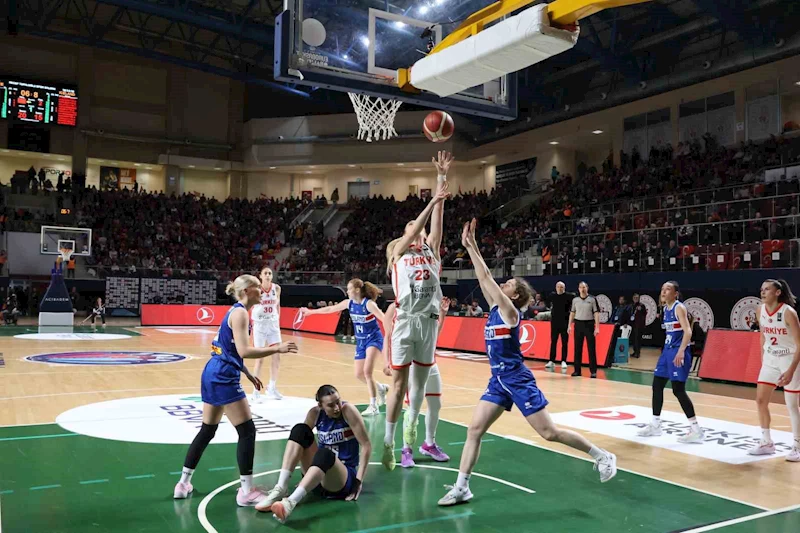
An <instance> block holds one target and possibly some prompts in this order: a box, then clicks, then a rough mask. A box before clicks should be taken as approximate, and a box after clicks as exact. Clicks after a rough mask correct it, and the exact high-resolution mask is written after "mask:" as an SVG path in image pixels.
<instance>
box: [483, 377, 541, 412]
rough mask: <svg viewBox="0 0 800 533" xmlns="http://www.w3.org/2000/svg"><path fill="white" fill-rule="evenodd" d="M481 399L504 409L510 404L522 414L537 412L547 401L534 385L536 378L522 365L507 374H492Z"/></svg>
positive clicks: (507, 408) (509, 408)
mask: <svg viewBox="0 0 800 533" xmlns="http://www.w3.org/2000/svg"><path fill="white" fill-rule="evenodd" d="M481 400H484V401H487V402H491V403H494V404H497V405H500V406H502V407H503V408H504V409H505V410H506V411H510V410H511V406H512V405H516V406H517V408H518V409H519V410H520V411H522V416H529V415H532V414H534V413H538V412H539V411H541V410H542V409H544V408H545V407H547V404H548V403H549V402H548V401H547V398H545V397H544V394H542V391H541V390H539V387H537V386H536V378H534V377H533V373H532V372H531V371H530V370H529V369H528V367H525V366H523V367H522V368H520V369H518V370H514V371H512V372H509V373H507V374H503V375H499V376H498V375H495V376H492V379H490V380H489V385H488V386H487V387H486V392H484V393H483V396H481Z"/></svg>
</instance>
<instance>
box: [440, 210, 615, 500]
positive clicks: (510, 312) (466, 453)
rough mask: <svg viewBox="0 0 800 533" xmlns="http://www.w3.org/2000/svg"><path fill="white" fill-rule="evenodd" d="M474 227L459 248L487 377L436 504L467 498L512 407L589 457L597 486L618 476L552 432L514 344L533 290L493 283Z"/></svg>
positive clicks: (601, 456)
mask: <svg viewBox="0 0 800 533" xmlns="http://www.w3.org/2000/svg"><path fill="white" fill-rule="evenodd" d="M475 225H476V222H475V219H472V222H471V223H470V222H468V223H466V224H464V230H463V232H462V234H461V243H462V244H463V245H464V247H465V248H466V249H467V252H468V253H469V258H470V259H471V260H472V264H473V265H475V273H476V274H477V277H478V282H479V283H480V286H481V291H482V292H483V296H484V298H486V301H487V302H488V303H489V307H490V308H491V311H490V313H489V319H488V320H487V321H486V327H485V330H484V332H485V338H486V355H488V356H489V365H490V366H491V370H492V377H491V379H490V380H489V385H488V386H487V387H486V391H485V392H484V393H483V396H482V397H481V399H480V401H479V402H478V406H477V407H476V408H475V411H474V412H473V414H472V422H470V425H469V431H468V432H467V441H466V443H465V444H464V450H463V451H462V453H461V465H460V466H459V469H458V479H457V481H456V484H455V485H454V486H452V487H451V488H450V490H449V491H448V493H447V494H445V495H444V497H442V499H440V500H439V505H443V506H448V505H455V504H458V503H461V502H466V501H469V500H471V499H472V492H471V491H470V489H469V478H470V475H471V474H472V470H473V468H475V463H477V462H478V455H479V453H480V449H481V438H482V437H483V435H484V434H485V433H486V432H487V431H488V430H489V428H490V427H491V425H492V423H494V421H495V420H497V419H498V418H499V417H500V415H501V414H503V411H510V410H511V406H512V405H516V406H517V408H518V409H519V410H520V411H522V416H524V417H525V419H526V420H527V421H528V423H529V424H530V425H531V427H533V429H534V430H536V432H537V433H538V434H539V435H541V436H542V438H544V439H546V440H548V441H554V442H560V443H561V444H565V445H567V446H570V447H572V448H575V449H577V450H581V451H582V452H586V453H588V454H589V455H591V456H592V458H593V459H594V460H595V463H596V464H595V467H596V469H597V470H598V471H599V472H600V481H601V482H606V481H608V480H610V479H611V478H613V477H614V476H615V475H616V473H617V458H616V456H615V455H614V454H612V453H609V452H607V451H605V450H601V449H600V448H598V447H596V446H594V445H593V444H592V443H591V442H589V441H588V440H586V438H584V437H583V436H582V435H579V434H578V433H575V432H574V431H570V430H566V429H561V428H559V427H557V426H556V425H555V424H554V423H553V420H552V419H551V418H550V415H549V414H548V412H547V409H546V407H547V400H546V399H545V397H544V394H542V391H541V390H539V387H537V386H536V379H535V378H534V377H533V374H532V373H531V371H530V370H529V369H528V367H526V366H525V364H524V361H523V357H522V351H521V350H520V344H519V325H520V309H522V308H523V307H525V306H527V305H528V304H529V303H530V301H531V300H532V299H533V289H531V288H530V286H529V285H528V283H527V282H526V281H525V280H523V279H521V278H512V279H510V280H508V281H506V282H505V283H503V284H501V285H498V284H497V282H495V281H494V279H493V278H492V275H491V273H490V271H489V269H488V268H487V266H486V263H485V262H484V261H483V257H481V253H480V251H479V249H478V245H477V243H476V241H475Z"/></svg>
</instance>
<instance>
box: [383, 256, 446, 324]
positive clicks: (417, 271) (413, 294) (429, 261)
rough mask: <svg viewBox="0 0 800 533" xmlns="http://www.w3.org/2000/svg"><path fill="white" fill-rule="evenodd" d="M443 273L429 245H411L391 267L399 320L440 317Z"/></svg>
mask: <svg viewBox="0 0 800 533" xmlns="http://www.w3.org/2000/svg"><path fill="white" fill-rule="evenodd" d="M440 271H441V262H440V261H439V260H438V259H436V256H435V255H434V253H433V250H431V248H430V247H429V246H428V245H427V244H423V245H422V246H421V247H418V246H416V245H413V244H412V245H411V246H409V248H408V250H406V252H405V253H404V254H403V255H402V256H401V257H400V258H399V259H398V260H397V261H396V262H395V263H394V266H393V267H392V286H393V287H394V294H395V298H396V303H397V317H398V318H401V317H402V315H403V314H410V315H436V316H438V315H439V312H440V305H441V304H442V286H441V284H440V283H439V272H440Z"/></svg>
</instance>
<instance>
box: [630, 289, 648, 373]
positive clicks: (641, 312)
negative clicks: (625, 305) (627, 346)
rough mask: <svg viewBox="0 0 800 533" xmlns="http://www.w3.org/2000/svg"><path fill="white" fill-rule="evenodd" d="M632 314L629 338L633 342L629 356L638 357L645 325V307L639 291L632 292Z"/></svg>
mask: <svg viewBox="0 0 800 533" xmlns="http://www.w3.org/2000/svg"><path fill="white" fill-rule="evenodd" d="M632 311H633V315H632V316H631V326H633V331H632V332H631V339H632V343H633V353H632V354H631V357H635V358H637V359H638V358H639V356H640V355H641V351H642V335H644V328H645V327H646V326H647V322H646V319H647V308H646V307H645V306H644V304H643V303H642V302H641V301H640V299H639V293H633V306H632Z"/></svg>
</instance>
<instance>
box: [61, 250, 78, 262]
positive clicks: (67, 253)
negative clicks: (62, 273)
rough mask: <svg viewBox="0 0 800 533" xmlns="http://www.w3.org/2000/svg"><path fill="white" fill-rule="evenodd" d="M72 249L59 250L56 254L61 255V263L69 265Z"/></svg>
mask: <svg viewBox="0 0 800 533" xmlns="http://www.w3.org/2000/svg"><path fill="white" fill-rule="evenodd" d="M74 251H75V250H73V249H72V248H59V249H58V253H60V254H61V261H60V262H61V263H69V260H70V259H71V258H72V252H74Z"/></svg>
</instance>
